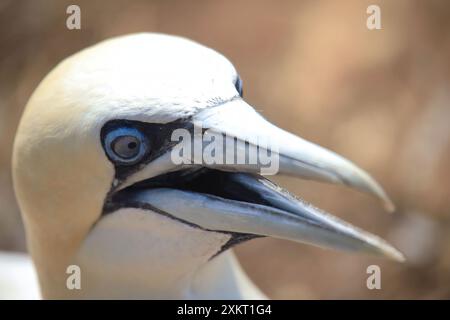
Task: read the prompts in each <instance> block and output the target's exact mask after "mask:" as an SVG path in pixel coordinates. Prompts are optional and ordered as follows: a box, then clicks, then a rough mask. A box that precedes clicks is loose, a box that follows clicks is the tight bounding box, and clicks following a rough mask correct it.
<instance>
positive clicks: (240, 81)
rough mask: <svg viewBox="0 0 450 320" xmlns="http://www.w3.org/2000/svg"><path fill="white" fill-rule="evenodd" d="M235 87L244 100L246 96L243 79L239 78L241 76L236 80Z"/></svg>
mask: <svg viewBox="0 0 450 320" xmlns="http://www.w3.org/2000/svg"><path fill="white" fill-rule="evenodd" d="M234 87H235V88H236V90H237V92H238V93H239V95H240V96H241V98H242V97H243V96H244V89H243V88H242V79H241V77H239V75H238V76H237V78H236V81H235V83H234Z"/></svg>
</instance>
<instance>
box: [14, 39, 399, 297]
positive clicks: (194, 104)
mask: <svg viewBox="0 0 450 320" xmlns="http://www.w3.org/2000/svg"><path fill="white" fill-rule="evenodd" d="M199 123H200V124H201V125H202V126H203V128H206V129H208V130H209V131H210V132H213V133H217V134H219V135H225V134H226V135H229V136H232V137H234V138H236V140H239V139H244V138H245V139H246V141H247V145H250V146H257V145H258V143H259V142H258V141H260V140H259V139H260V138H263V137H264V136H266V137H267V136H269V137H270V139H271V141H274V142H275V143H276V145H277V146H278V150H277V154H278V156H279V173H280V174H286V175H292V176H297V177H300V178H306V179H314V180H320V181H325V182H331V183H340V184H345V185H347V186H350V187H353V188H356V189H359V190H361V191H364V192H367V193H371V194H374V195H375V196H377V197H379V198H381V199H382V200H383V201H384V203H385V204H386V205H387V206H388V207H392V204H391V202H390V200H389V199H388V197H387V196H386V194H385V193H384V191H383V190H382V188H381V187H380V186H379V185H378V184H377V182H375V180H373V179H372V178H371V177H370V176H369V175H368V174H367V173H366V172H364V171H363V170H361V169H360V168H358V167H356V166H355V165H354V164H352V163H351V162H350V161H348V160H346V159H344V158H342V157H340V156H339V155H337V154H335V153H333V152H331V151H328V150H326V149H324V148H321V147H319V146H317V145H314V144H312V143H310V142H307V141H305V140H303V139H301V138H299V137H297V136H295V135H293V134H290V133H288V132H286V131H283V130H282V129H280V128H278V127H276V126H274V125H272V124H271V123H269V122H268V121H267V120H265V119H264V118H263V117H262V116H261V115H259V114H258V113H257V112H256V111H255V110H254V109H253V108H252V107H251V106H250V105H249V104H247V103H246V102H245V101H244V99H243V98H242V82H241V80H240V78H239V76H238V74H237V72H236V70H235V68H234V67H233V65H232V64H231V62H229V61H228V60H227V59H226V58H225V57H224V56H222V55H221V54H219V53H217V52H216V51H214V50H212V49H209V48H206V47H204V46H202V45H200V44H198V43H195V42H193V41H190V40H187V39H184V38H180V37H176V36H169V35H162V34H148V33H145V34H135V35H128V36H122V37H118V38H113V39H110V40H106V41H103V42H101V43H99V44H97V45H94V46H92V47H90V48H87V49H85V50H82V51H81V52H79V53H76V54H74V55H73V56H71V57H69V58H67V59H65V60H64V61H63V62H61V63H60V64H59V65H58V66H57V67H55V68H54V70H53V71H51V72H50V73H49V74H48V75H47V76H46V78H45V79H44V80H43V81H42V82H41V83H40V85H39V86H38V88H37V89H36V90H35V92H34V93H33V95H32V96H31V98H30V100H29V102H28V104H27V106H26V109H25V111H24V114H23V116H22V119H21V121H20V125H19V128H18V131H17V135H16V139H15V143H14V152H13V179H14V189H15V192H16V196H17V199H18V203H19V206H20V209H21V212H22V215H23V221H24V224H25V229H26V236H27V245H28V249H29V252H30V254H31V257H32V260H33V263H34V265H35V267H36V270H37V274H38V278H39V283H40V288H41V293H42V297H43V298H171V299H172V298H181V299H204V298H209V299H220V298H223V299H229V298H232V299H253V298H264V297H265V296H264V295H263V294H262V293H261V292H260V291H259V289H258V288H257V287H256V286H255V285H254V284H253V283H252V282H251V281H250V280H249V279H248V277H247V276H246V274H245V273H244V272H243V271H242V269H241V268H240V266H239V263H238V262H237V260H236V258H235V257H234V255H233V253H232V250H230V249H229V248H230V247H232V246H233V245H235V244H237V243H239V242H242V241H244V240H248V239H252V238H255V237H258V236H269V237H276V238H281V239H287V240H292V241H297V242H302V243H309V244H314V245H317V246H321V247H328V248H335V249H344V250H352V251H360V252H366V253H372V254H376V255H382V256H387V257H389V258H392V259H395V260H402V255H401V253H399V252H398V251H397V250H396V249H394V248H393V247H392V246H390V245H389V244H387V243H386V242H385V241H383V240H382V239H380V238H378V237H376V236H374V235H371V234H369V233H367V232H364V231H362V230H360V229H358V228H356V227H353V226H351V225H350V224H348V223H346V222H343V221H341V220H339V219H338V218H335V217H333V216H331V215H329V214H327V213H325V212H323V211H321V210H319V209H317V208H315V207H313V206H311V205H310V204H307V203H306V202H304V201H302V200H300V199H298V198H296V197H294V196H292V195H290V194H289V193H288V192H287V191H285V190H283V189H281V188H280V187H278V186H276V185H275V184H273V183H271V182H270V181H269V180H267V179H266V178H263V177H262V176H261V175H259V174H258V173H259V169H261V167H260V166H258V165H256V166H255V165H250V164H248V165H245V164H244V165H242V164H191V165H190V164H175V163H174V161H172V159H171V155H170V154H171V151H172V150H173V148H174V143H173V141H172V140H171V139H170V137H171V133H172V132H173V130H174V129H176V128H186V129H188V130H192V129H193V128H195V127H196V126H197V125H198V124H199ZM234 138H233V139H234ZM260 147H261V148H263V147H264V146H260ZM69 265H77V266H79V267H80V270H81V289H80V290H69V289H68V288H67V286H66V280H67V276H68V275H67V273H66V269H67V267H68V266H69Z"/></svg>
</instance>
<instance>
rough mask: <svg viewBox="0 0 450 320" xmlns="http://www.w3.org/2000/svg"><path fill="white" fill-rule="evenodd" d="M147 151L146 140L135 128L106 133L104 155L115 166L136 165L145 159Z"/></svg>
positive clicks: (148, 147)
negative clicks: (105, 154)
mask: <svg viewBox="0 0 450 320" xmlns="http://www.w3.org/2000/svg"><path fill="white" fill-rule="evenodd" d="M149 149H150V145H149V142H148V139H147V138H146V137H145V135H143V134H142V133H141V132H140V131H139V130H137V129H135V128H129V127H121V128H117V129H114V130H112V131H110V132H108V134H107V135H106V137H105V150H106V153H107V155H108V157H109V158H110V159H111V160H112V161H113V162H114V163H116V164H120V165H132V164H136V163H138V162H139V161H141V160H142V159H143V158H144V157H145V155H146V154H147V153H148V151H149Z"/></svg>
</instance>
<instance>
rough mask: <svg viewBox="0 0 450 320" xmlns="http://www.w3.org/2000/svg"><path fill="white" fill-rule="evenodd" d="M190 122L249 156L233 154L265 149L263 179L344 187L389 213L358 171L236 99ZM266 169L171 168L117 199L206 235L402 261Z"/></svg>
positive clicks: (378, 193) (245, 166)
mask: <svg viewBox="0 0 450 320" xmlns="http://www.w3.org/2000/svg"><path fill="white" fill-rule="evenodd" d="M193 123H194V126H201V127H202V128H203V129H205V128H206V129H207V132H205V133H206V134H208V132H209V134H211V135H221V136H224V135H226V136H227V138H226V139H231V140H233V141H235V142H236V140H241V141H243V142H246V143H242V144H241V146H240V147H241V148H244V147H245V146H247V149H242V150H239V148H240V147H239V146H237V147H236V148H237V149H235V150H236V154H238V153H239V152H244V153H248V152H251V151H249V149H248V147H250V148H251V147H253V148H256V149H257V150H259V149H263V150H267V149H271V151H272V154H273V155H275V157H274V158H273V159H275V161H278V163H277V164H276V165H275V169H276V170H275V171H272V172H269V173H275V174H277V173H280V174H287V175H293V176H297V177H302V178H307V179H313V180H320V181H326V182H332V183H342V184H345V185H348V186H350V187H353V188H355V189H358V190H361V191H365V192H368V193H371V194H374V195H376V196H377V197H379V198H381V199H382V200H383V201H384V203H385V204H386V206H387V207H388V208H389V209H392V207H393V206H392V203H391V201H390V200H389V198H388V197H387V196H386V194H385V193H384V191H383V189H382V188H381V187H380V186H379V185H378V184H377V183H376V182H375V181H374V180H373V179H372V178H371V177H370V176H369V175H368V174H367V173H366V172H364V171H363V170H362V169H360V168H358V167H357V166H355V165H354V164H352V163H351V162H350V161H348V160H346V159H344V158H342V157H340V156H338V155H337V154H335V153H333V152H331V151H328V150H326V149H324V148H321V147H319V146H317V145H314V144H312V143H310V142H307V141H305V140H303V139H301V138H299V137H296V136H294V135H292V134H290V133H288V132H286V131H284V130H281V129H279V128H277V127H276V126H274V125H272V124H271V123H269V122H268V121H266V120H265V119H264V118H263V117H261V116H260V115H259V114H258V113H257V112H255V111H254V109H253V108H252V107H250V106H249V105H247V104H246V103H245V102H244V101H243V100H241V99H238V100H234V101H231V102H228V103H226V104H223V105H221V106H217V107H214V108H209V109H206V110H204V111H202V112H201V113H199V114H197V116H196V117H195V118H194V119H193ZM200 132H202V131H200ZM203 132H204V131H203ZM261 142H263V143H261ZM235 145H236V144H235ZM268 146H271V147H270V148H268ZM276 158H278V159H276ZM161 159H165V160H161ZM234 160H236V158H234ZM161 161H162V162H167V161H170V159H169V157H168V156H167V155H166V156H163V157H161V158H160V163H159V164H160V166H161V164H162V162H161ZM166 167H167V168H169V167H170V166H169V165H167V164H166ZM269 167H270V166H268V165H267V163H266V165H264V164H261V163H259V162H258V163H256V164H250V163H236V161H230V162H228V163H227V162H226V161H225V163H210V164H203V165H201V166H200V165H197V166H192V167H191V169H187V170H186V167H183V169H182V170H178V171H177V170H173V169H170V170H168V171H170V172H169V173H165V174H162V175H158V176H157V177H154V178H151V179H147V180H145V181H141V182H139V183H137V184H134V185H133V186H131V187H128V188H126V189H125V190H123V191H121V192H120V193H119V196H120V198H123V197H125V198H126V199H127V200H128V201H130V202H132V203H134V204H138V205H139V206H140V207H145V206H142V204H146V205H148V206H149V207H150V208H153V209H154V210H156V211H163V212H165V213H167V214H169V215H170V216H172V217H174V218H176V219H180V220H183V221H185V222H188V223H190V224H194V225H197V226H199V227H201V228H204V229H207V230H211V231H222V232H233V233H243V234H254V235H262V236H270V237H275V238H281V239H288V240H292V241H296V242H302V243H309V244H313V245H318V246H321V247H328V248H333V249H342V250H350V251H360V252H366V253H371V254H377V255H382V256H386V257H388V258H391V259H394V260H399V261H402V260H403V256H402V254H401V253H400V252H399V251H397V250H396V249H395V248H393V247H392V246H390V245H389V244H388V243H386V242H385V241H384V240H382V239H380V238H378V237H377V236H374V235H371V234H369V233H367V232H365V231H362V230H360V229H358V228H356V227H354V226H352V225H350V224H348V223H346V222H344V221H342V220H340V219H338V218H336V217H334V216H332V215H330V214H327V213H325V212H323V211H321V210H319V209H317V208H315V207H313V206H312V205H310V204H308V203H306V202H304V201H302V200H300V199H298V198H296V197H294V196H293V195H291V194H289V193H288V192H287V191H285V190H283V189H282V188H281V187H279V186H277V185H275V184H273V183H272V182H270V181H269V180H267V179H266V178H264V177H263V176H261V175H260V174H259V173H261V172H262V173H264V170H262V169H264V168H265V169H267V168H269ZM271 169H272V170H273V169H274V167H272V168H271ZM266 171H267V170H266Z"/></svg>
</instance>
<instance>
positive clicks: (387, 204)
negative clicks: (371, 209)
mask: <svg viewBox="0 0 450 320" xmlns="http://www.w3.org/2000/svg"><path fill="white" fill-rule="evenodd" d="M383 205H384V209H385V210H386V211H387V212H389V213H394V212H395V204H394V202H392V200H391V199H390V198H389V197H388V196H386V197H385V198H384V199H383Z"/></svg>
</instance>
